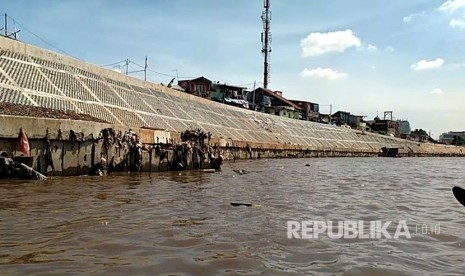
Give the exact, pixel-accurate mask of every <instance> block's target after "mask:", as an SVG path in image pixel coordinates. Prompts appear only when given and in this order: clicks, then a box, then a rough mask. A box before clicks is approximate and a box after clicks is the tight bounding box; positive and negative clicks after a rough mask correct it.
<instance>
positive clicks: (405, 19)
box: [402, 11, 426, 23]
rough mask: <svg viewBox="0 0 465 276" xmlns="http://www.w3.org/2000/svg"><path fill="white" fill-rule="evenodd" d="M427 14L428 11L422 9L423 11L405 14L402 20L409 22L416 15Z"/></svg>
mask: <svg viewBox="0 0 465 276" xmlns="http://www.w3.org/2000/svg"><path fill="white" fill-rule="evenodd" d="M425 14H426V11H422V12H417V13H412V14H409V15H407V16H404V17H403V18H402V22H404V23H408V22H410V21H412V20H413V19H414V18H415V17H418V16H421V15H425Z"/></svg>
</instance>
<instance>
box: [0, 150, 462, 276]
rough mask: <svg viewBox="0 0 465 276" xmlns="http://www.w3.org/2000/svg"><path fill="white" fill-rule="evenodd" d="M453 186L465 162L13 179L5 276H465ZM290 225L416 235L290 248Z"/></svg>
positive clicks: (301, 162)
mask: <svg viewBox="0 0 465 276" xmlns="http://www.w3.org/2000/svg"><path fill="white" fill-rule="evenodd" d="M307 163H308V164H309V165H310V166H305V164H307ZM233 169H245V170H247V172H248V173H246V174H242V175H240V174H237V173H234V172H233ZM455 185H458V186H462V187H465V159H460V158H399V159H398V158H320V159H283V160H256V161H240V162H236V163H232V162H231V163H226V164H225V165H224V167H223V170H222V171H221V172H218V173H213V174H208V173H201V172H195V171H190V172H187V171H186V172H181V173H179V172H169V173H158V174H151V175H149V174H141V175H140V174H122V175H117V176H116V175H111V176H106V177H100V178H99V177H88V176H81V177H63V178H61V177H57V178H54V179H50V180H47V181H45V182H34V181H23V180H5V179H3V180H0V195H1V196H0V235H1V236H0V274H1V275H30V274H34V275H51V274H56V275H62V274H65V273H71V274H85V275H89V274H102V275H108V274H110V275H433V274H434V275H463V273H464V271H465V207H464V206H462V205H460V204H459V203H458V202H457V201H456V200H455V198H454V197H453V195H452V193H451V188H452V187H453V186H455ZM231 202H241V203H251V204H253V206H252V207H245V206H240V207H234V206H231V204H230V203H231ZM290 220H293V221H300V222H301V221H309V220H312V221H316V220H318V221H328V220H331V221H343V220H353V221H358V220H363V221H376V220H379V221H383V222H384V221H393V223H394V222H396V223H395V224H394V230H395V226H396V225H397V222H399V221H401V220H404V221H406V222H407V224H408V228H409V232H410V234H411V237H410V238H407V237H405V236H401V237H399V238H398V239H388V238H385V237H384V238H381V239H377V238H371V239H360V238H356V239H346V238H341V239H330V238H329V237H328V235H323V234H322V235H320V236H319V238H314V239H297V238H292V239H288V238H287V221H290ZM418 225H420V229H423V228H421V226H422V225H434V226H435V227H431V228H425V229H426V231H424V232H422V231H418ZM436 226H438V227H437V228H436ZM388 229H389V230H390V231H391V230H393V229H392V227H390V228H388ZM430 229H435V230H434V231H433V230H430ZM438 229H439V231H438ZM390 233H392V232H390Z"/></svg>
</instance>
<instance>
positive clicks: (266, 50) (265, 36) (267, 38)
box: [262, 0, 271, 89]
mask: <svg viewBox="0 0 465 276" xmlns="http://www.w3.org/2000/svg"><path fill="white" fill-rule="evenodd" d="M263 6H264V8H265V9H264V11H263V12H262V22H263V32H262V53H263V56H264V57H265V62H264V64H263V88H265V89H267V88H268V83H269V82H270V63H269V59H270V53H271V32H270V23H271V12H270V0H264V1H263Z"/></svg>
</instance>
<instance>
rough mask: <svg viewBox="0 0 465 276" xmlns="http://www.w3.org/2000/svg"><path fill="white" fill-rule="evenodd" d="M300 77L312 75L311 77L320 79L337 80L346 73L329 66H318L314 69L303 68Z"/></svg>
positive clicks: (345, 75)
mask: <svg viewBox="0 0 465 276" xmlns="http://www.w3.org/2000/svg"><path fill="white" fill-rule="evenodd" d="M301 75H302V77H313V78H320V79H328V80H338V79H343V78H345V77H347V74H346V73H341V72H338V71H336V70H333V69H331V68H321V67H318V68H316V69H311V70H310V69H308V68H305V69H304V70H303V71H302V73H301Z"/></svg>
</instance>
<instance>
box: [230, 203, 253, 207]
mask: <svg viewBox="0 0 465 276" xmlns="http://www.w3.org/2000/svg"><path fill="white" fill-rule="evenodd" d="M231 206H234V207H237V206H247V207H251V206H252V203H239V202H231Z"/></svg>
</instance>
